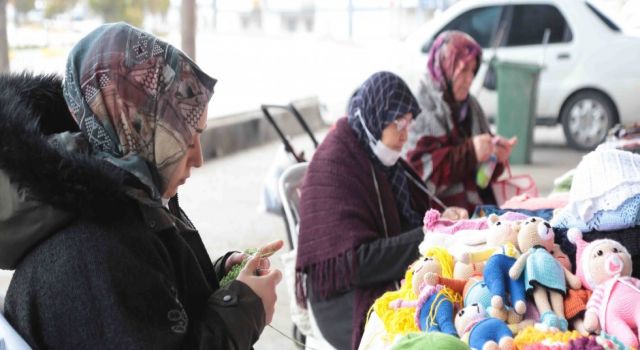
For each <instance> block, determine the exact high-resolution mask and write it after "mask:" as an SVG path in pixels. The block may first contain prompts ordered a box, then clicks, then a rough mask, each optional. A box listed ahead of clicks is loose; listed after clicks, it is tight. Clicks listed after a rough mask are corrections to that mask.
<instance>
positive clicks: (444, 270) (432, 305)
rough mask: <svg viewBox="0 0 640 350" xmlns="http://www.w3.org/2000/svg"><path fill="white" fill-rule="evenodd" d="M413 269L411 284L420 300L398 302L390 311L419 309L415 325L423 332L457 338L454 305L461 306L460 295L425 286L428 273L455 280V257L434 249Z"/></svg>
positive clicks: (397, 300)
mask: <svg viewBox="0 0 640 350" xmlns="http://www.w3.org/2000/svg"><path fill="white" fill-rule="evenodd" d="M412 269H413V279H412V282H411V283H412V287H413V288H414V290H415V289H417V292H418V293H417V295H418V298H417V299H413V300H406V299H401V298H399V299H395V300H392V301H391V302H389V307H390V308H392V309H399V308H407V307H409V308H415V322H416V324H417V326H418V328H419V329H420V330H421V331H425V332H443V333H447V334H451V335H457V333H456V330H455V325H454V323H453V318H454V303H457V302H459V300H460V296H459V294H458V293H456V292H454V291H453V290H451V289H450V288H446V287H444V286H442V285H436V286H433V285H428V284H425V283H424V282H423V278H422V277H423V276H424V275H425V274H427V273H435V274H437V275H443V276H444V277H445V278H451V277H452V273H453V257H452V256H451V255H450V254H449V253H448V252H447V251H446V250H445V249H444V248H441V247H434V248H431V249H429V250H428V251H427V252H426V253H425V255H424V258H423V259H422V260H421V261H417V262H416V263H414V264H413V265H412ZM405 283H406V282H405ZM414 293H415V292H414Z"/></svg>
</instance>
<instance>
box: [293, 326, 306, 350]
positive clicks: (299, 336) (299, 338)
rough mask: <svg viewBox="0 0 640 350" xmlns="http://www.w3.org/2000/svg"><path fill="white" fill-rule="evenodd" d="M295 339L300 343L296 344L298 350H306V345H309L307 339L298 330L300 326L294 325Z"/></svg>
mask: <svg viewBox="0 0 640 350" xmlns="http://www.w3.org/2000/svg"><path fill="white" fill-rule="evenodd" d="M292 333H293V339H295V340H297V341H298V343H296V346H297V347H298V349H304V344H306V343H307V337H306V336H305V335H304V334H302V332H300V330H299V329H298V326H296V325H295V324H294V325H293V332H292Z"/></svg>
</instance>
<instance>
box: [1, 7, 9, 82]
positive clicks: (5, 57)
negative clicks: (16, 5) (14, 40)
mask: <svg viewBox="0 0 640 350" xmlns="http://www.w3.org/2000/svg"><path fill="white" fill-rule="evenodd" d="M5 72H6V73H8V72H9V40H8V39H7V0H0V73H5Z"/></svg>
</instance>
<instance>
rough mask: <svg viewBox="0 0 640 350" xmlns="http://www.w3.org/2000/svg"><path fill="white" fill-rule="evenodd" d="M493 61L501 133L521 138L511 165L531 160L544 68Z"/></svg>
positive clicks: (512, 155) (514, 151) (509, 136)
mask: <svg viewBox="0 0 640 350" xmlns="http://www.w3.org/2000/svg"><path fill="white" fill-rule="evenodd" d="M493 64H495V68H496V75H497V85H498V116H497V121H496V128H497V132H498V134H499V135H502V136H503V137H505V138H511V137H512V136H517V137H518V144H517V145H516V146H515V147H514V148H513V150H512V151H511V157H510V158H509V162H510V163H511V164H528V163H531V148H532V147H533V128H534V126H535V115H536V101H537V94H538V77H539V75H540V70H541V69H542V68H541V67H540V66H538V65H533V64H525V63H516V62H508V61H494V62H493Z"/></svg>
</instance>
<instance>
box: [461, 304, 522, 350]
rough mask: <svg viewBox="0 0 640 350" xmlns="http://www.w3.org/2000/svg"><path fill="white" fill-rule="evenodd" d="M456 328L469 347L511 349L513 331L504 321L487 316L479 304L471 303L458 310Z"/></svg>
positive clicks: (493, 349) (486, 349)
mask: <svg viewBox="0 0 640 350" xmlns="http://www.w3.org/2000/svg"><path fill="white" fill-rule="evenodd" d="M456 330H457V331H458V334H459V335H460V338H461V339H462V340H463V341H464V342H466V343H467V344H469V346H470V347H471V349H478V350H497V349H499V350H511V349H515V346H514V344H513V333H512V332H511V330H510V329H509V327H508V326H507V324H506V323H504V321H502V320H499V319H497V318H493V317H489V315H488V314H487V312H486V311H485V309H484V308H483V307H482V305H480V304H472V305H469V306H467V307H465V308H464V309H462V310H460V311H458V314H457V315H456Z"/></svg>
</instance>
